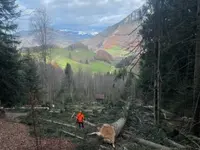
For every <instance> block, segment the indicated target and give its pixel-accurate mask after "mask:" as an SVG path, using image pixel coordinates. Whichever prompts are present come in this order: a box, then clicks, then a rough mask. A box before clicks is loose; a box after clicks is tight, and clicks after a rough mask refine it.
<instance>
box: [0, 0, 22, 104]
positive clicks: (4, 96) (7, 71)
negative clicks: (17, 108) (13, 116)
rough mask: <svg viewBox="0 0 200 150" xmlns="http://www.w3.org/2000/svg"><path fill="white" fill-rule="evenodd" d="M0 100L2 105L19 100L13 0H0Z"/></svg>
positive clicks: (15, 13) (14, 6) (15, 14)
mask: <svg viewBox="0 0 200 150" xmlns="http://www.w3.org/2000/svg"><path fill="white" fill-rule="evenodd" d="M0 6H1V7H0V20H1V21H0V72H1V73H0V101H1V104H2V105H3V106H12V105H14V104H16V103H17V102H19V94H20V80H19V77H20V76H19V73H18V71H19V67H20V65H19V63H18V58H19V55H18V52H17V50H16V44H18V42H17V41H16V37H15V36H14V35H13V33H14V32H15V30H16V28H17V25H16V24H15V23H14V22H13V20H15V19H16V18H17V17H19V15H20V13H19V12H17V10H16V8H17V5H16V4H15V0H0Z"/></svg>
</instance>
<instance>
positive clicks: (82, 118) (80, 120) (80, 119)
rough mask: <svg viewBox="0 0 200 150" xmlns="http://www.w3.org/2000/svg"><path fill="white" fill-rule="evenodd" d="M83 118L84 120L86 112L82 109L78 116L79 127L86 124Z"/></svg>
mask: <svg viewBox="0 0 200 150" xmlns="http://www.w3.org/2000/svg"><path fill="white" fill-rule="evenodd" d="M83 120H84V114H83V113H82V111H79V113H78V114H77V116H76V121H77V123H78V124H79V128H81V127H82V128H84V124H83Z"/></svg>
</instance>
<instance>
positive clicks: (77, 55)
mask: <svg viewBox="0 0 200 150" xmlns="http://www.w3.org/2000/svg"><path fill="white" fill-rule="evenodd" d="M50 54H51V55H50V56H51V60H54V61H55V62H56V63H57V64H58V65H59V66H60V67H61V68H62V69H64V68H65V66H66V64H67V63H69V64H70V65H71V67H72V69H73V71H74V72H77V71H78V70H79V69H80V68H82V69H83V70H84V71H91V72H93V73H98V72H99V73H107V72H110V71H113V70H114V69H113V67H114V66H113V65H112V64H109V63H106V62H103V61H99V60H94V56H95V53H94V52H93V51H89V50H81V49H78V50H74V51H68V50H65V49H61V48H56V49H51V50H50ZM22 55H24V53H23V54H22ZM32 55H33V56H34V57H36V58H39V57H40V55H39V53H32ZM48 60H49V59H48ZM86 60H88V61H89V64H86ZM90 60H91V61H90Z"/></svg>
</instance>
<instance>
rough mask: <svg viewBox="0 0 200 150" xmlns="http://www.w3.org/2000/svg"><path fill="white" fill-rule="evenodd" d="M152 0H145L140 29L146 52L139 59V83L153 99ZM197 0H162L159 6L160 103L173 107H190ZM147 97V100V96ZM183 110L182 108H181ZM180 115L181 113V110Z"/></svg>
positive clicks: (153, 37)
mask: <svg viewBox="0 0 200 150" xmlns="http://www.w3.org/2000/svg"><path fill="white" fill-rule="evenodd" d="M153 2H154V1H153V0H148V2H147V8H149V12H150V13H147V14H146V16H145V19H144V22H143V24H142V29H141V31H140V33H141V35H142V37H143V48H144V50H145V53H144V54H143V55H142V57H141V58H142V59H141V64H140V65H141V76H140V77H141V80H140V87H141V88H142V90H143V92H145V93H147V95H146V98H147V99H148V100H149V99H153V88H154V87H153V81H154V79H153V76H154V65H153V64H154V61H156V58H155V54H154V41H155V38H156V35H155V33H154V32H153V31H154V20H155V16H156V14H155V13H154V12H153V9H152V8H154V7H155V6H154V3H153ZM195 21H196V1H186V0H180V1H171V0H165V1H164V2H163V3H162V8H161V39H160V43H161V64H160V74H161V86H162V101H161V107H164V108H166V107H167V108H173V110H174V111H176V112H180V111H179V110H180V109H182V110H191V108H192V91H193V76H194V50H195V47H194V44H195V40H194V39H195V34H196V30H195V26H196V25H195ZM147 99H146V100H147ZM183 112H184V111H183ZM182 115H183V114H182Z"/></svg>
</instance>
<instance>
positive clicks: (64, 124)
mask: <svg viewBox="0 0 200 150" xmlns="http://www.w3.org/2000/svg"><path fill="white" fill-rule="evenodd" d="M40 120H43V121H46V122H49V123H54V124H58V125H62V126H66V127H71V128H76V126H73V125H71V124H66V123H62V122H58V121H54V120H49V119H43V118H40Z"/></svg>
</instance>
